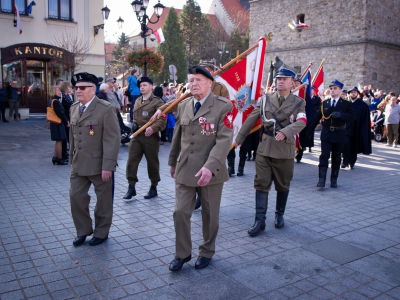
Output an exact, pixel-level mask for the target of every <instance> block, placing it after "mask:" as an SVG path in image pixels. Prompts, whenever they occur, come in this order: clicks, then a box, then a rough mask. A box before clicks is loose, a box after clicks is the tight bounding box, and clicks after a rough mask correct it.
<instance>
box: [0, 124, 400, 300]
mask: <svg viewBox="0 0 400 300" xmlns="http://www.w3.org/2000/svg"><path fill="white" fill-rule="evenodd" d="M318 137H319V134H316V147H314V148H313V152H312V153H308V151H306V152H305V153H304V157H303V160H302V162H301V163H300V164H295V172H294V179H293V181H292V183H291V190H290V194H289V200H288V204H287V209H286V213H285V227H284V228H283V229H280V230H278V229H275V228H274V210H275V197H276V192H275V191H274V190H272V191H271V193H270V196H269V199H270V202H269V208H268V213H267V228H266V230H265V232H264V233H262V234H260V235H259V236H257V237H254V238H251V237H249V236H248V235H247V229H248V228H249V227H250V226H251V225H253V222H254V213H255V211H254V202H255V200H254V196H255V191H254V188H253V178H254V173H255V172H254V162H253V161H250V162H246V166H245V170H244V173H245V176H243V177H237V176H235V177H233V178H231V180H230V181H228V182H227V183H226V184H225V186H224V191H223V196H222V203H221V214H220V229H219V234H218V237H217V251H216V254H215V256H214V257H213V260H212V261H211V264H210V266H209V267H207V268H206V269H203V270H196V269H195V268H194V263H195V261H196V259H197V255H198V245H199V243H201V240H202V234H201V210H199V211H195V212H194V213H193V216H192V240H193V251H192V260H191V261H190V262H189V263H188V264H185V265H184V266H183V268H182V270H181V271H180V272H177V273H171V272H170V271H169V270H168V265H169V263H170V261H171V260H172V259H173V256H174V243H175V241H174V239H175V234H174V224H173V219H172V213H173V210H174V202H175V200H174V194H175V193H174V181H173V179H172V178H171V177H170V175H169V167H168V165H167V159H168V154H169V148H170V144H168V143H165V144H164V145H162V146H160V165H161V178H162V181H161V182H160V184H159V185H158V197H156V198H153V199H151V200H146V199H144V198H143V196H144V195H145V194H146V193H147V191H148V189H149V187H150V182H149V180H148V177H147V169H146V162H145V159H144V158H143V160H142V162H141V165H140V168H139V180H140V181H139V183H138V185H137V194H138V195H137V196H136V197H135V198H134V200H133V201H131V202H124V201H122V197H123V195H124V194H125V192H126V190H127V186H128V185H127V182H126V179H125V166H126V161H127V157H128V147H127V146H122V145H121V149H120V153H119V157H118V164H119V168H118V170H117V173H116V176H115V178H116V188H115V199H114V217H113V225H112V227H111V232H110V235H109V239H108V240H107V241H106V242H105V243H103V244H101V245H99V246H96V247H90V246H89V245H88V241H89V239H87V241H86V243H85V244H84V245H82V246H80V247H74V246H73V245H72V241H73V239H74V237H75V235H76V232H75V228H74V225H73V222H72V218H71V212H70V204H69V172H70V167H69V166H57V165H53V164H52V163H51V158H52V156H53V149H54V142H52V141H51V140H50V131H49V130H48V123H47V122H46V121H45V119H30V120H28V121H22V122H19V123H17V122H12V123H10V124H6V123H0V237H1V238H0V298H1V299H13V300H15V299H41V300H42V299H57V300H59V299H230V300H231V299H274V300H275V299H357V300H362V299H382V300H383V299H400V200H399V199H400V191H399V187H400V155H399V154H400V150H399V148H397V149H394V148H388V147H385V146H384V145H383V144H382V143H380V144H378V143H375V142H373V154H372V155H370V156H363V155H360V156H359V160H358V162H357V164H356V168H355V169H354V170H350V169H346V170H341V171H340V174H339V179H338V188H337V189H331V188H329V175H330V170H329V171H328V178H327V179H328V180H327V186H328V187H327V188H325V189H324V190H323V191H318V190H317V189H316V187H315V186H316V184H317V182H318V167H317V165H318V156H319V154H320V151H319V140H318V139H317V138H318ZM237 154H238V151H237ZM238 160H239V159H238V155H237V158H236V167H237V164H238ZM236 171H237V170H236ZM91 195H92V196H93V198H92V203H91V213H92V214H93V207H94V205H95V203H96V201H95V200H96V198H95V196H94V192H93V190H91Z"/></svg>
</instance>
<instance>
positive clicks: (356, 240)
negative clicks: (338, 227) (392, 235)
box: [335, 229, 396, 253]
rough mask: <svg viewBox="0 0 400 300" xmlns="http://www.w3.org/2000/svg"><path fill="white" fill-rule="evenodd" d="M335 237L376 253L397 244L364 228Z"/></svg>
mask: <svg viewBox="0 0 400 300" xmlns="http://www.w3.org/2000/svg"><path fill="white" fill-rule="evenodd" d="M335 239H337V240H339V241H342V242H344V243H347V244H350V245H353V246H356V247H359V248H361V249H365V250H367V251H369V252H372V253H375V252H378V251H380V250H383V249H386V248H388V247H390V246H393V245H395V244H396V242H394V241H391V240H388V239H385V238H383V237H382V236H376V235H374V234H372V233H369V232H366V231H365V230H364V229H363V230H356V231H353V232H349V233H345V234H341V235H338V236H337V237H335Z"/></svg>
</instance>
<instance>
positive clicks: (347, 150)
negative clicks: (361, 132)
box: [343, 136, 357, 166]
mask: <svg viewBox="0 0 400 300" xmlns="http://www.w3.org/2000/svg"><path fill="white" fill-rule="evenodd" d="M356 161H357V139H355V138H353V137H352V136H346V142H345V143H344V145H343V164H344V165H346V166H347V165H348V164H350V165H352V166H354V165H355V164H356Z"/></svg>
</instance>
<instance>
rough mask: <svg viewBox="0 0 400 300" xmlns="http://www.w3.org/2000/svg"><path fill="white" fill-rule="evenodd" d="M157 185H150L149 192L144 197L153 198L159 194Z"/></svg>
mask: <svg viewBox="0 0 400 300" xmlns="http://www.w3.org/2000/svg"><path fill="white" fill-rule="evenodd" d="M157 195H158V194H157V187H156V186H154V185H152V186H150V190H149V192H148V193H147V194H146V195H145V196H144V199H151V198H154V197H155V196H157Z"/></svg>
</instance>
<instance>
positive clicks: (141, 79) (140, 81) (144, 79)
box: [137, 77, 153, 87]
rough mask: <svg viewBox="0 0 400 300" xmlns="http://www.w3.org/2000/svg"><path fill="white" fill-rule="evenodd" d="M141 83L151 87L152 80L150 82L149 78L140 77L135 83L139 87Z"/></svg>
mask: <svg viewBox="0 0 400 300" xmlns="http://www.w3.org/2000/svg"><path fill="white" fill-rule="evenodd" d="M142 82H148V83H150V84H151V85H153V80H151V79H150V78H149V77H141V78H140V79H139V80H138V81H137V86H138V87H140V84H141V83H142Z"/></svg>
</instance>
